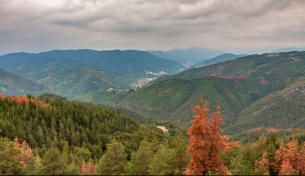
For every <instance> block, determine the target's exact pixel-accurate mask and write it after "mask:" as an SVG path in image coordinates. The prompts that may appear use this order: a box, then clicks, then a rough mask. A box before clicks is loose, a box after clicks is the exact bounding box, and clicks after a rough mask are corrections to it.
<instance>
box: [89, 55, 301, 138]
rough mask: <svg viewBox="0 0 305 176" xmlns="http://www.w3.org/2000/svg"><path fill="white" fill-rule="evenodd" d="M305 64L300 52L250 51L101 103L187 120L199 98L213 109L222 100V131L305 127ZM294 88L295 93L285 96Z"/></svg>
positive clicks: (115, 93)
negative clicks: (304, 87)
mask: <svg viewBox="0 0 305 176" xmlns="http://www.w3.org/2000/svg"><path fill="white" fill-rule="evenodd" d="M304 66H305V52H289V53H277V54H270V53H267V54H262V55H250V56H246V57H241V58H237V59H234V60H229V61H225V62H221V63H217V64H213V65H210V66H207V67H202V68H194V69H190V70H187V71H184V72H182V73H180V74H177V75H174V76H172V77H166V79H165V80H162V81H158V82H156V83H154V84H150V85H147V86H144V87H142V88H138V89H136V90H130V91H125V92H118V91H116V92H111V94H112V96H108V98H107V101H105V102H100V103H107V104H111V105H119V106H123V107H125V108H127V109H129V110H133V111H137V112H139V113H142V114H146V115H148V116H150V117H153V118H155V119H163V120H168V121H175V122H178V123H180V124H183V125H186V126H188V125H189V122H190V121H191V119H192V112H191V111H190V109H191V107H194V106H195V105H197V103H198V101H199V99H200V98H202V99H204V100H206V101H207V102H209V103H208V107H209V108H210V109H212V110H213V109H216V106H217V105H220V106H221V112H222V117H223V119H225V121H226V124H225V127H224V133H225V134H237V133H241V132H244V131H247V130H250V129H253V128H258V127H271V128H272V127H276V128H293V127H297V128H304V125H305V124H304V121H303V120H304V118H305V117H304V116H303V115H301V114H302V113H304V111H303V109H304V108H302V107H303V106H304V103H305V102H304V99H303V98H302V96H300V94H301V93H302V91H303V88H302V86H303V85H304V84H302V82H300V80H303V79H304V76H305V73H304ZM295 85H298V86H299V87H295ZM291 87H295V89H291V90H290V89H289V88H291ZM296 89H297V90H298V91H297V93H298V94H296V95H295V94H289V95H290V96H289V97H287V96H284V95H287V93H285V92H287V91H288V92H291V91H295V90H296ZM113 91H115V90H113ZM102 92H103V91H101V92H96V94H95V95H94V94H93V93H92V94H90V95H91V97H96V96H98V95H99V94H102ZM104 95H105V93H104ZM296 97H299V98H296ZM87 100H88V99H87ZM89 101H90V100H89ZM278 116H280V117H278ZM258 119H259V120H258ZM286 121H287V122H289V123H286Z"/></svg>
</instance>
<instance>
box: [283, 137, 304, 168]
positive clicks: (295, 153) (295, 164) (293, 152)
mask: <svg viewBox="0 0 305 176" xmlns="http://www.w3.org/2000/svg"><path fill="white" fill-rule="evenodd" d="M287 146H288V148H289V149H287V153H286V154H285V155H284V161H289V163H290V165H291V167H292V168H293V169H295V170H299V164H300V158H301V155H300V153H299V149H298V142H297V140H295V139H294V136H293V137H292V140H291V141H290V142H289V143H288V144H287Z"/></svg>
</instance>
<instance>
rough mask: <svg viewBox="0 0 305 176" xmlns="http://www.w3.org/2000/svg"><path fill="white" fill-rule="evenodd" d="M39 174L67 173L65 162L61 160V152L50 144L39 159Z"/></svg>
mask: <svg viewBox="0 0 305 176" xmlns="http://www.w3.org/2000/svg"><path fill="white" fill-rule="evenodd" d="M41 164H42V168H41V171H40V174H44V175H67V174H68V172H67V167H66V163H64V162H63V159H62V157H61V152H60V151H59V150H58V148H55V147H54V146H52V147H51V148H50V149H49V150H48V151H47V152H46V154H45V156H44V158H43V160H42V161H41Z"/></svg>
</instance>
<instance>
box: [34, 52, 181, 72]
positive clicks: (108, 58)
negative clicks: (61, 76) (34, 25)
mask: <svg viewBox="0 0 305 176" xmlns="http://www.w3.org/2000/svg"><path fill="white" fill-rule="evenodd" d="M39 55H44V56H50V57H55V58H62V59H70V60H77V61H81V62H83V63H86V64H91V65H94V66H95V67H97V68H98V69H101V70H107V71H117V72H123V73H134V74H139V73H141V74H145V72H146V71H152V72H159V71H165V72H168V73H169V74H172V73H175V72H177V71H178V70H179V69H182V68H184V67H183V66H182V65H181V64H179V63H177V62H176V61H173V60H172V61H168V60H166V59H163V58H158V57H156V56H154V55H151V54H149V53H148V52H144V51H137V50H126V51H121V50H110V51H95V50H88V49H80V50H53V51H48V52H42V53H39ZM160 67H162V68H160Z"/></svg>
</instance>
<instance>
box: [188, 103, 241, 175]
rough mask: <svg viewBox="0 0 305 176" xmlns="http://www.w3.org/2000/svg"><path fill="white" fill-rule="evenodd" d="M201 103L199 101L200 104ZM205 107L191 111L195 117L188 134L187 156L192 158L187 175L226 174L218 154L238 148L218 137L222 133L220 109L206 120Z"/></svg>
mask: <svg viewBox="0 0 305 176" xmlns="http://www.w3.org/2000/svg"><path fill="white" fill-rule="evenodd" d="M202 103H203V101H202V100H200V104H202ZM206 106H207V104H204V105H203V106H202V108H201V107H200V106H196V107H195V108H193V109H192V110H193V112H195V113H196V116H194V118H195V120H193V121H192V122H191V123H192V126H191V127H190V128H189V132H188V135H189V136H190V140H189V143H190V145H189V147H188V149H187V154H188V155H192V158H191V161H190V162H189V164H188V168H187V170H186V172H185V174H187V175H207V174H220V175H225V174H227V171H228V170H227V168H226V167H225V166H224V165H223V162H222V161H221V159H220V157H219V154H220V152H222V151H226V152H232V151H233V147H234V146H238V147H239V144H238V143H236V142H234V143H228V142H227V141H228V140H229V139H228V138H227V137H224V136H221V135H220V132H222V131H221V129H220V127H219V126H220V125H222V124H224V121H223V120H222V119H221V118H220V111H219V110H220V107H219V106H218V107H217V110H216V113H215V114H213V118H212V119H210V120H208V116H209V114H208V112H209V110H208V109H207V108H206Z"/></svg>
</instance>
